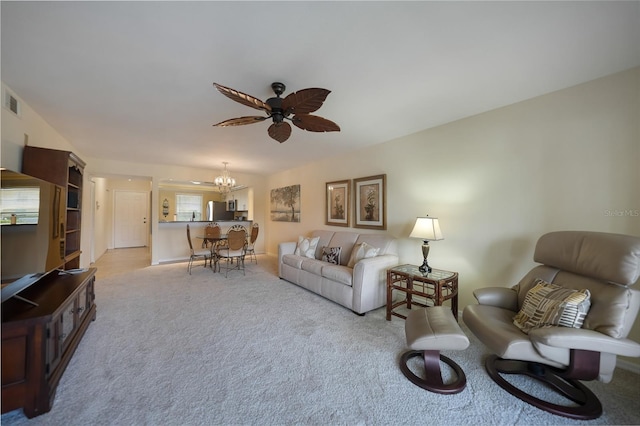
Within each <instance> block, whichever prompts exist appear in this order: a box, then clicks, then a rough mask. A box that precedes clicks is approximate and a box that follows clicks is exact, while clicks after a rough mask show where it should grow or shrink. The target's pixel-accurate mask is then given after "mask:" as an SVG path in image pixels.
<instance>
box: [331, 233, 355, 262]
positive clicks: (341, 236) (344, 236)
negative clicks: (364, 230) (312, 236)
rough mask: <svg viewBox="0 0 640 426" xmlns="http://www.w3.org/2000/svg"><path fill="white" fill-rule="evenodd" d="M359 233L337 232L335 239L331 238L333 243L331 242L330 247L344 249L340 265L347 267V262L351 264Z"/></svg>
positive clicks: (334, 235)
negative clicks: (350, 259)
mask: <svg viewBox="0 0 640 426" xmlns="http://www.w3.org/2000/svg"><path fill="white" fill-rule="evenodd" d="M359 235H360V234H358V233H357V232H344V231H340V232H335V233H334V234H333V237H331V241H329V244H328V246H329V247H342V251H341V253H340V264H341V265H342V266H347V262H349V258H350V257H351V251H352V250H353V245H354V244H355V243H356V241H357V240H358V236H359Z"/></svg>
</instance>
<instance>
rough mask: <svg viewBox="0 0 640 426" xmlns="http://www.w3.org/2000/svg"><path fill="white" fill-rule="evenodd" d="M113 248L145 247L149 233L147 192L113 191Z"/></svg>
mask: <svg viewBox="0 0 640 426" xmlns="http://www.w3.org/2000/svg"><path fill="white" fill-rule="evenodd" d="M113 212H114V215H113V216H114V224H113V225H114V226H113V228H114V229H113V231H114V232H113V233H114V238H113V242H114V248H128V247H145V246H147V245H148V235H149V193H148V192H142V191H128V190H115V191H114V209H113Z"/></svg>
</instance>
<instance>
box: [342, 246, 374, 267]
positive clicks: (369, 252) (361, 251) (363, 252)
mask: <svg viewBox="0 0 640 426" xmlns="http://www.w3.org/2000/svg"><path fill="white" fill-rule="evenodd" d="M379 251H380V249H379V248H377V247H373V246H370V245H369V244H367V243H364V242H363V243H357V244H356V245H354V246H353V250H352V251H351V257H350V258H349V262H348V263H347V266H348V267H349V268H353V266H354V265H355V264H356V263H358V262H359V261H361V260H362V259H368V258H370V257H376V256H377V255H378V252H379Z"/></svg>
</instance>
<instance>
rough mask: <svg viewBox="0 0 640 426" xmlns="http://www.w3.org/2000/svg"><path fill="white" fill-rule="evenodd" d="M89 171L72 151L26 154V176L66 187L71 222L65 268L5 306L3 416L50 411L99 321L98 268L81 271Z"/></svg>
mask: <svg viewBox="0 0 640 426" xmlns="http://www.w3.org/2000/svg"><path fill="white" fill-rule="evenodd" d="M84 166H85V163H84V162H83V161H82V160H81V159H80V158H78V157H77V156H76V155H75V154H73V153H72V152H69V151H60V150H55V149H47V148H37V147H31V146H26V147H25V149H24V153H23V162H22V171H23V173H25V174H28V175H30V176H33V177H37V178H40V179H42V180H46V181H48V182H52V183H55V184H57V185H59V186H61V187H62V188H63V191H62V194H61V195H62V196H64V197H65V204H64V206H66V221H65V223H64V224H61V225H62V226H61V233H62V234H63V235H64V237H63V238H61V242H60V251H61V253H60V254H61V258H62V259H61V264H60V269H59V270H53V271H50V272H49V273H47V274H45V275H43V276H42V277H41V278H40V279H38V280H37V281H36V282H35V283H33V284H31V285H30V286H29V287H27V288H26V289H25V290H22V291H21V292H20V293H19V296H20V298H23V300H21V299H19V298H16V297H12V298H10V299H8V300H5V301H4V302H3V303H2V413H6V412H9V411H12V410H15V409H18V408H23V410H24V414H25V415H26V416H27V417H29V418H32V417H35V416H38V415H40V414H43V413H46V412H48V411H49V410H51V407H52V405H53V400H54V397H55V394H56V388H57V386H58V383H59V382H60V378H61V377H62V374H63V373H64V371H65V369H66V367H67V365H68V364H69V361H70V360H71V357H72V356H73V354H74V352H75V350H76V348H77V347H78V345H79V343H80V340H82V337H83V336H84V333H85V331H86V330H87V328H88V327H89V324H91V321H93V320H95V318H96V305H95V291H94V284H95V274H96V269H95V268H86V269H79V268H80V241H81V239H80V235H81V222H82V221H81V208H82V207H81V206H82V186H83V176H82V175H83V172H84ZM63 217H64V216H63ZM63 220H64V219H63ZM24 299H27V301H25V300H24ZM29 302H33V303H29Z"/></svg>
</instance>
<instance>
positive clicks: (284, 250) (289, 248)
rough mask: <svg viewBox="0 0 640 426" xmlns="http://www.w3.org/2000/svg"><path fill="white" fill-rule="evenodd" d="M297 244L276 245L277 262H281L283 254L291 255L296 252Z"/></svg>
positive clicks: (290, 242) (292, 242)
mask: <svg viewBox="0 0 640 426" xmlns="http://www.w3.org/2000/svg"><path fill="white" fill-rule="evenodd" d="M296 245H297V243H296V242H294V241H286V242H284V243H280V244H278V262H281V261H282V256H284V255H285V254H293V252H295V251H296Z"/></svg>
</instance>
